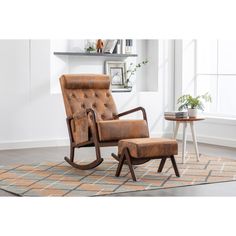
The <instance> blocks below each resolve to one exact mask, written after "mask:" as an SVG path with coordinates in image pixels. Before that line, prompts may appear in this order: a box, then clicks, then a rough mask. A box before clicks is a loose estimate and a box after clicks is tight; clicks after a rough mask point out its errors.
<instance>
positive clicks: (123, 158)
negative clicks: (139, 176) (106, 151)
mask: <svg viewBox="0 0 236 236" xmlns="http://www.w3.org/2000/svg"><path fill="white" fill-rule="evenodd" d="M124 161H125V155H124V153H122V154H121V156H120V161H119V164H118V167H117V170H116V177H119V176H120V172H121V170H122V167H123V165H124Z"/></svg>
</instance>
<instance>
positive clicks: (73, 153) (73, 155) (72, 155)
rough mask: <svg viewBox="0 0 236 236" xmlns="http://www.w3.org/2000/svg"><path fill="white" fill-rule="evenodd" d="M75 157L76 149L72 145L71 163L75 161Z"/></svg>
mask: <svg viewBox="0 0 236 236" xmlns="http://www.w3.org/2000/svg"><path fill="white" fill-rule="evenodd" d="M74 157H75V147H73V146H72V144H71V145H70V161H71V162H73V161H74Z"/></svg>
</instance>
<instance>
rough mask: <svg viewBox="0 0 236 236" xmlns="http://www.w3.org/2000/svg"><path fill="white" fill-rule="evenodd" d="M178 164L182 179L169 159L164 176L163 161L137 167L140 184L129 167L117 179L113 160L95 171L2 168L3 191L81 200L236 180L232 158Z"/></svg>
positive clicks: (52, 167) (49, 166)
mask: <svg viewBox="0 0 236 236" xmlns="http://www.w3.org/2000/svg"><path fill="white" fill-rule="evenodd" d="M176 161H177V165H178V169H179V172H180V175H181V177H180V178H178V177H176V176H175V174H174V170H173V168H172V165H171V162H170V161H169V160H167V161H166V164H165V167H164V169H163V172H162V173H157V168H158V166H159V163H160V160H152V161H149V162H147V163H145V164H143V165H140V166H136V167H135V174H136V177H137V182H133V181H132V178H131V175H130V173H129V169H128V166H126V165H124V166H123V169H122V172H121V176H120V177H115V172H116V168H117V165H118V163H117V161H115V160H114V159H113V158H111V157H110V158H107V159H105V160H104V161H103V163H102V164H101V165H100V166H98V167H96V168H94V169H92V170H78V169H75V168H73V167H71V166H69V165H68V164H67V163H66V162H61V163H52V162H46V163H39V164H32V165H22V164H19V165H11V166H0V188H1V189H3V190H6V191H9V192H11V193H14V194H16V195H19V196H40V197H43V196H67V197H72V196H78V197H82V196H99V195H108V196H109V195H110V194H115V193H120V192H130V191H144V190H150V189H160V188H162V189H163V188H171V187H178V186H186V185H197V184H209V183H216V182H224V181H234V180H236V160H233V159H229V158H220V157H209V156H203V155H202V156H201V157H200V162H197V161H196V157H195V155H189V156H188V158H187V160H186V163H185V164H182V163H181V158H180V157H176ZM82 163H83V162H80V164H82Z"/></svg>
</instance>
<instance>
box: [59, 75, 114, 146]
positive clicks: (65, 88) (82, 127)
mask: <svg viewBox="0 0 236 236" xmlns="http://www.w3.org/2000/svg"><path fill="white" fill-rule="evenodd" d="M60 83H61V89H62V94H63V99H64V103H65V109H66V114H67V116H68V117H70V116H74V115H75V114H85V110H86V109H88V108H92V109H93V110H94V111H95V114H96V120H97V121H101V120H112V119H114V116H116V115H117V109H116V105H115V103H114V100H113V97H112V95H111V92H110V89H109V88H110V79H109V76H107V75H96V74H79V75H71V74H70V75H62V76H61V78H60ZM81 117H82V118H81V119H77V120H76V121H73V122H74V124H73V125H74V129H73V130H72V131H73V139H74V141H75V142H76V143H81V142H86V141H88V140H89V139H90V135H89V133H90V132H91V131H90V129H89V122H88V120H87V118H86V116H81Z"/></svg>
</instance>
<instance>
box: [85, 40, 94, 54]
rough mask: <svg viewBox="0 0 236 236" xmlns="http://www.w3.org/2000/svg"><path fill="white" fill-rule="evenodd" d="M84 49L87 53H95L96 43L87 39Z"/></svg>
mask: <svg viewBox="0 0 236 236" xmlns="http://www.w3.org/2000/svg"><path fill="white" fill-rule="evenodd" d="M85 51H86V52H88V53H96V43H95V42H94V41H93V40H87V42H86V45H85Z"/></svg>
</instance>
